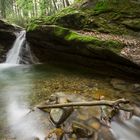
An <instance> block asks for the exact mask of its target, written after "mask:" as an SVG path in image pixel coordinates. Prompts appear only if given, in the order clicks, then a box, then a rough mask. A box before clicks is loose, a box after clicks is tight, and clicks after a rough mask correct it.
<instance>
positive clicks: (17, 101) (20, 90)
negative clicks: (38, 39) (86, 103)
mask: <svg viewBox="0 0 140 140" xmlns="http://www.w3.org/2000/svg"><path fill="white" fill-rule="evenodd" d="M87 73H88V71H87ZM85 77H87V79H90V80H91V79H94V84H95V85H97V87H96V89H95V92H94V95H96V94H98V92H99V93H101V94H103V95H104V96H105V97H106V98H107V99H116V98H120V97H124V96H125V97H126V96H127V97H128V98H131V99H132V100H137V102H139V101H140V97H139V94H131V93H130V91H129V90H128V91H125V92H124V94H122V92H118V90H115V89H114V88H112V87H111V85H110V80H111V79H110V78H104V77H102V76H95V75H92V76H88V75H86V72H83V73H81V74H79V70H78V69H77V71H76V69H70V71H69V70H62V69H59V68H55V67H51V66H47V65H46V66H44V65H33V66H25V65H9V64H1V65H0V139H6V138H7V139H12V138H13V139H14V138H16V139H17V140H32V139H34V138H35V137H38V138H40V140H44V138H45V136H46V135H47V133H48V131H49V129H51V128H52V125H51V124H50V123H49V121H48V116H47V114H45V113H44V112H42V111H40V110H36V111H35V112H32V113H30V114H28V113H29V111H30V108H31V107H32V98H31V97H32V95H33V96H35V98H36V100H39V99H38V95H37V93H36V94H35V95H34V92H33V91H34V88H35V86H36V83H37V81H43V80H45V81H46V82H48V83H50V82H51V81H55V80H56V81H58V79H59V78H61V79H62V80H63V82H71V81H73V83H74V82H76V80H75V81H74V80H73V79H79V80H78V81H77V83H75V84H76V86H77V88H78V86H81V85H78V83H79V81H82V80H83V79H84V80H83V81H85ZM62 80H61V81H60V83H59V84H60V85H62ZM92 82H93V81H92ZM82 84H83V85H84V82H83V83H82ZM130 84H133V83H130ZM48 88H49V87H48ZM68 88H71V90H73V87H72V82H71V83H69V87H68ZM42 90H43V89H42ZM60 90H61V89H60ZM67 90H69V89H67V88H66V89H65V92H66V91H67ZM36 91H37V92H39V91H38V90H36ZM46 91H47V87H45V89H44V92H45V93H43V91H42V92H41V94H46V96H47V97H48V96H49V94H47V93H46ZM62 92H63V91H62ZM52 94H53V91H52ZM79 96H80V95H79ZM84 96H88V98H90V97H91V96H92V94H85V95H84ZM111 133H112V134H113V135H114V137H115V139H116V140H139V137H140V118H139V117H136V116H134V117H133V118H132V119H131V120H127V121H124V122H122V123H120V122H116V121H114V122H113V123H112V127H111ZM105 140H107V139H105Z"/></svg>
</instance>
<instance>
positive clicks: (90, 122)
mask: <svg viewBox="0 0 140 140" xmlns="http://www.w3.org/2000/svg"><path fill="white" fill-rule="evenodd" d="M85 124H86V125H87V126H90V127H91V128H93V129H94V130H97V131H98V130H99V129H100V128H101V123H100V121H99V120H98V119H97V118H95V117H92V118H90V119H88V120H87V121H86V123H85Z"/></svg>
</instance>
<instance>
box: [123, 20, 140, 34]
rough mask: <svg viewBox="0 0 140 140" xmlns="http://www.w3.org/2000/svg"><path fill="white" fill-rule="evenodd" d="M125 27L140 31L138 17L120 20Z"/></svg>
mask: <svg viewBox="0 0 140 140" xmlns="http://www.w3.org/2000/svg"><path fill="white" fill-rule="evenodd" d="M122 23H123V24H124V25H125V26H126V27H127V28H130V29H132V30H134V31H136V32H139V31H140V19H130V20H124V21H123V22H122Z"/></svg>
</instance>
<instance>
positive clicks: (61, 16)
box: [28, 0, 140, 35]
mask: <svg viewBox="0 0 140 140" xmlns="http://www.w3.org/2000/svg"><path fill="white" fill-rule="evenodd" d="M90 1H91V2H89V1H88V0H80V2H79V3H77V2H76V3H75V4H73V5H71V6H70V7H67V8H64V9H63V10H62V11H60V12H58V13H56V14H55V15H53V16H44V17H40V18H39V19H35V20H32V21H31V23H33V24H36V25H60V26H63V27H66V28H70V29H75V30H85V29H86V30H94V31H95V30H97V31H99V32H104V33H112V34H119V35H120V34H121V35H122V34H127V35H136V32H137V31H136V29H134V28H137V29H139V22H135V23H134V22H131V23H128V22H127V21H128V20H129V19H131V20H134V21H135V20H137V19H138V20H139V19H140V18H139V15H140V8H139V7H140V4H138V3H134V2H132V1H130V0H104V1H96V0H90ZM123 21H124V22H123ZM130 24H131V25H130ZM132 24H134V26H135V27H134V28H133V27H132ZM29 26H31V27H28V28H31V29H32V28H33V29H34V26H33V25H32V24H31V25H29ZM131 27H132V28H131ZM138 35H139V34H138Z"/></svg>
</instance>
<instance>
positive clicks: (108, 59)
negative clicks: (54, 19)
mask: <svg viewBox="0 0 140 140" xmlns="http://www.w3.org/2000/svg"><path fill="white" fill-rule="evenodd" d="M27 41H28V42H29V43H30V47H31V50H32V51H33V53H34V54H35V55H36V56H37V58H38V59H39V60H40V62H44V63H53V62H58V63H63V64H69V65H79V66H82V67H88V68H90V69H93V70H94V71H96V72H98V73H102V74H108V75H111V76H114V75H115V76H116V75H133V77H140V67H139V66H137V65H136V64H134V63H133V62H131V61H130V60H129V59H127V58H124V57H122V56H120V52H121V49H122V48H123V47H124V46H123V44H121V43H120V44H119V43H118V42H115V43H114V42H112V41H111V40H106V41H102V40H100V39H97V40H96V39H95V38H92V37H89V36H86V37H83V35H79V34H78V33H76V32H73V31H72V30H69V29H67V28H63V27H60V26H55V25H50V26H49V25H48V26H47V25H45V26H39V27H37V28H36V29H34V30H30V31H28V32H27Z"/></svg>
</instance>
